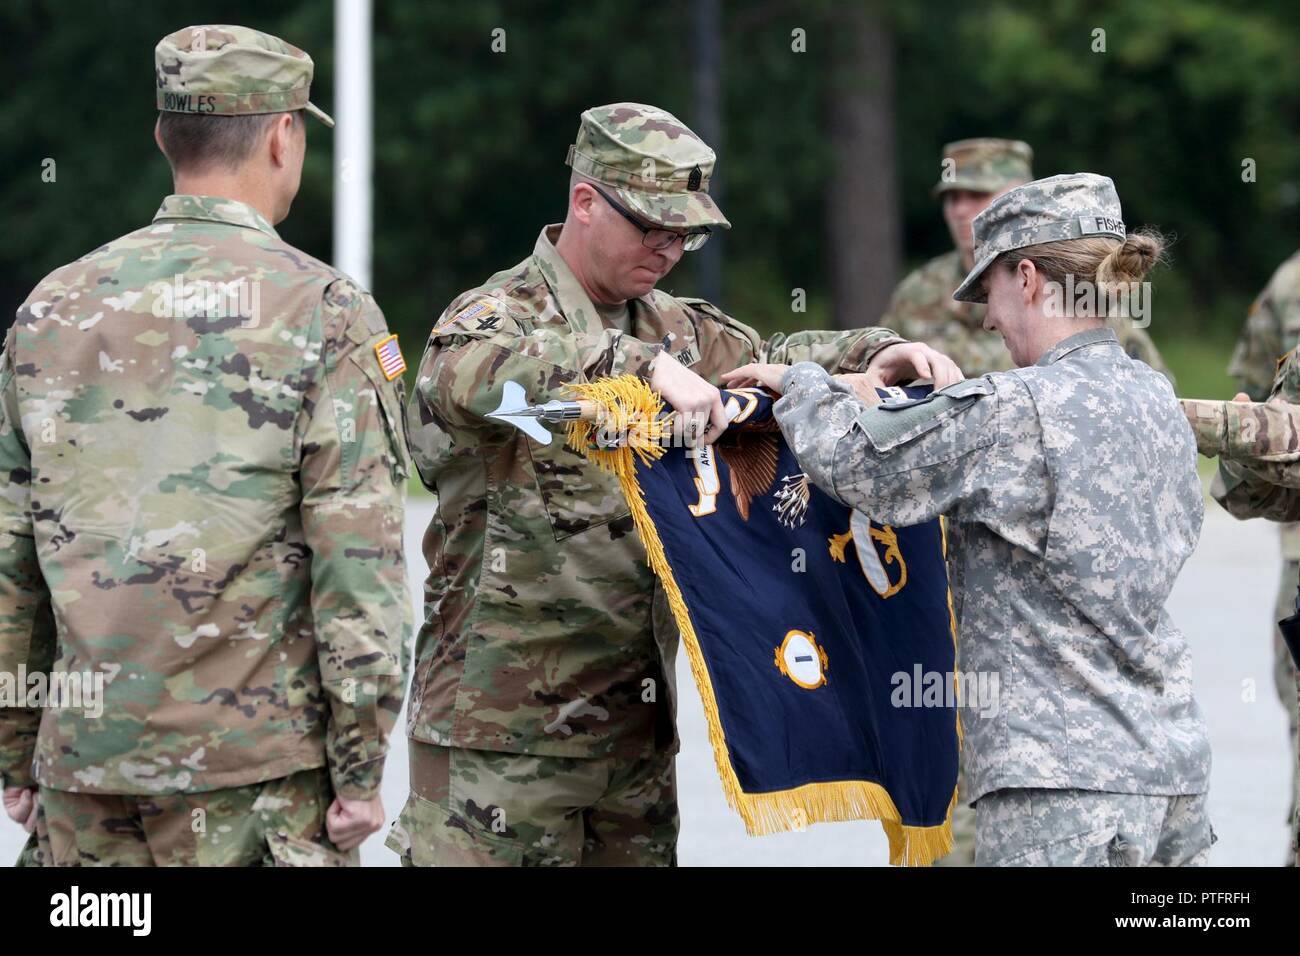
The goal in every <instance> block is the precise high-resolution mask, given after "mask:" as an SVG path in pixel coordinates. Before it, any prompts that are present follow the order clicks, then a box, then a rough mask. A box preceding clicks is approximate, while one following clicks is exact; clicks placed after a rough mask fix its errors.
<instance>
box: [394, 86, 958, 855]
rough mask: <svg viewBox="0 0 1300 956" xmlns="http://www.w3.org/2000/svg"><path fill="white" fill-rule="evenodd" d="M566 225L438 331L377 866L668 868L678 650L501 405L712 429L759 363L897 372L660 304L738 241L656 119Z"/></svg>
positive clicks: (644, 590) (612, 483) (613, 133)
mask: <svg viewBox="0 0 1300 956" xmlns="http://www.w3.org/2000/svg"><path fill="white" fill-rule="evenodd" d="M567 163H568V165H569V166H570V167H571V168H572V174H571V180H570V190H569V204H568V211H567V216H566V219H565V221H564V223H563V224H562V225H550V226H547V227H545V228H544V229H543V230H542V232H541V235H540V236H539V237H538V239H537V244H536V246H535V247H534V249H533V253H532V255H530V256H529V257H528V258H527V259H525V260H524V261H523V262H521V263H519V264H518V265H516V266H514V267H512V268H510V269H506V270H504V271H502V272H499V273H497V274H496V275H494V276H492V277H491V278H490V279H488V280H487V281H486V282H484V283H483V284H481V285H480V286H478V287H476V288H474V289H471V290H469V291H468V292H466V293H464V294H463V295H460V296H457V297H456V299H455V300H454V301H453V302H452V303H451V305H450V306H449V307H448V308H447V310H446V311H445V312H444V313H443V314H442V316H441V317H440V318H439V319H438V320H437V322H436V323H435V324H434V326H433V329H432V331H431V333H430V337H429V343H428V346H427V349H426V351H425V354H424V358H423V360H422V362H421V364H420V369H419V374H418V377H417V380H416V387H415V393H414V394H413V395H412V399H411V405H410V410H409V418H410V421H411V447H412V454H413V456H414V459H415V463H416V467H417V468H418V469H419V472H420V476H421V478H422V479H423V480H424V483H425V485H427V486H428V488H429V489H430V490H431V491H433V492H434V493H435V494H436V495H437V496H438V512H437V515H436V517H435V518H434V520H433V523H432V524H431V525H430V527H429V530H428V533H427V534H426V536H425V539H424V553H425V556H426V557H427V559H428V562H429V579H428V584H427V586H426V588H425V597H426V608H427V610H426V613H425V621H424V625H423V627H422V628H421V630H420V633H419V637H418V640H417V646H416V660H415V666H414V673H413V675H412V685H411V695H410V707H409V711H408V713H409V724H408V734H409V736H410V738H411V740H410V759H411V790H412V792H411V796H410V798H409V800H408V802H407V804H406V806H405V808H404V809H403V811H402V813H401V816H400V819H399V820H398V822H397V823H396V824H395V825H394V827H393V830H392V831H391V833H390V836H389V841H388V845H389V846H390V847H391V848H392V849H393V850H395V851H396V852H398V853H399V854H401V856H402V860H403V863H405V864H407V865H417V866H421V865H446V864H475V865H480V864H481V865H504V866H512V865H565V864H567V865H575V864H581V865H600V864H634V865H671V864H672V863H674V862H675V860H676V840H677V830H678V815H677V804H676V791H675V779H674V754H675V753H676V751H677V749H678V744H677V737H676V731H675V727H674V686H673V677H674V661H675V657H676V648H677V632H676V630H675V628H673V627H671V625H670V624H669V621H670V616H669V615H668V614H667V612H666V611H667V609H666V604H665V603H664V602H663V601H662V600H661V599H657V598H656V597H655V580H654V576H653V574H652V572H651V570H650V568H649V567H648V566H647V564H646V555H645V551H644V549H643V548H642V545H641V542H640V541H639V539H638V538H637V536H636V533H635V530H634V528H633V524H632V519H631V517H630V515H629V513H628V508H627V505H626V503H625V500H624V498H623V494H622V492H621V491H620V489H619V486H618V483H617V481H616V480H615V479H614V478H613V477H612V476H610V475H608V474H605V473H604V472H601V471H599V470H598V469H596V468H594V467H592V466H590V465H589V463H588V462H587V460H586V459H585V458H583V457H582V456H581V455H579V454H577V453H575V452H574V451H572V450H570V449H569V448H567V447H565V444H564V441H563V439H562V437H557V438H556V439H555V440H553V441H552V442H551V443H550V444H549V445H541V444H538V443H537V442H535V441H533V440H531V439H529V438H528V437H526V436H525V435H523V434H522V433H521V432H520V431H518V430H516V429H514V428H513V427H511V426H510V425H507V424H503V423H501V422H498V421H495V420H493V419H489V418H486V417H485V416H486V415H487V414H488V413H489V412H492V411H493V410H494V409H496V408H497V407H498V405H499V404H500V403H501V400H502V391H503V387H504V385H505V383H506V382H509V381H515V382H518V383H519V384H520V385H522V386H523V388H524V389H525V391H526V392H527V395H528V397H529V399H530V400H532V401H535V402H544V401H547V400H549V399H553V398H560V397H563V396H564V394H565V393H564V391H563V386H564V385H565V384H566V383H570V382H582V381H589V380H592V379H596V378H599V377H601V376H609V375H619V374H624V373H626V374H633V375H641V376H645V377H647V378H650V381H651V384H652V385H653V387H655V388H656V389H657V390H659V391H660V392H661V393H662V394H663V396H664V398H665V399H666V400H667V401H668V402H669V403H670V404H672V405H673V406H674V407H676V408H677V409H679V410H680V411H682V412H683V413H685V414H686V415H687V416H688V417H702V418H707V419H708V424H707V428H704V429H703V430H702V431H700V432H698V433H697V434H698V437H699V438H700V439H702V440H704V441H709V440H712V437H713V436H714V435H716V433H717V430H720V426H721V427H725V417H724V415H723V411H722V406H721V401H720V396H719V392H718V389H717V387H716V380H717V376H718V375H719V374H720V373H721V372H723V371H724V370H726V369H729V368H733V367H734V366H735V365H737V364H739V363H742V362H745V361H749V360H751V359H755V358H763V359H768V360H775V361H787V360H795V361H797V360H805V361H806V360H811V361H814V362H817V363H819V364H820V365H822V366H824V367H826V368H829V369H845V370H852V371H861V370H863V369H865V368H866V367H867V366H868V363H871V362H872V361H873V359H875V357H876V356H878V355H882V354H884V355H890V356H898V355H900V354H901V355H904V356H905V357H906V356H911V357H912V358H914V359H915V361H914V363H913V364H914V365H924V364H927V363H928V364H931V365H933V367H934V368H935V369H939V372H938V373H937V374H941V375H946V376H948V377H950V378H955V377H956V375H957V374H958V373H957V372H956V369H955V367H954V366H952V364H951V363H950V362H947V361H946V360H943V359H942V357H941V356H937V355H934V354H933V353H931V352H930V351H929V350H928V349H925V348H924V347H923V346H917V345H912V344H896V343H900V341H901V340H900V339H899V338H898V337H897V336H895V335H893V334H892V333H890V332H887V331H885V330H881V329H863V330H858V331H851V332H799V333H795V334H792V335H788V336H787V335H784V334H778V335H775V336H773V337H772V338H770V339H767V340H763V339H761V338H760V337H759V336H758V335H757V333H755V332H754V330H753V329H751V328H749V327H748V326H746V325H743V324H741V323H740V322H738V321H736V320H735V319H733V318H731V317H730V316H728V315H727V314H726V313H724V312H723V311H722V310H720V309H719V308H717V307H716V306H714V305H712V304H711V303H709V302H705V301H702V300H699V299H686V298H677V297H674V296H672V295H670V294H668V293H666V292H662V291H660V290H658V289H656V288H655V285H656V284H657V283H658V281H659V280H660V279H662V278H663V277H664V276H665V275H666V274H667V273H668V271H669V270H670V269H671V268H672V267H673V266H674V265H675V264H676V263H677V262H678V261H679V260H680V258H681V256H682V255H683V253H684V250H686V249H692V248H698V246H699V244H700V243H702V242H703V241H704V239H705V238H706V237H707V231H708V230H711V229H716V228H727V227H728V226H729V223H728V222H727V220H726V218H725V217H724V216H723V215H722V212H721V211H720V210H719V209H718V207H717V205H716V204H715V203H714V202H713V201H712V199H711V198H710V197H709V194H708V187H709V177H710V175H711V173H712V171H713V163H714V154H713V151H712V150H710V149H709V148H708V146H706V145H705V144H704V143H703V142H701V141H700V139H699V138H698V137H697V136H696V135H695V134H694V133H692V132H691V130H689V129H687V128H686V126H684V125H683V124H682V123H681V122H680V121H679V120H677V119H676V118H675V117H673V116H671V115H670V114H668V113H666V112H664V111H662V110H659V109H655V108H654V107H650V106H644V105H640V104H636V103H619V104H613V105H609V106H602V107H598V108H595V109H590V110H587V111H586V112H585V113H583V115H582V120H581V125H580V128H579V130H578V135H577V141H576V143H575V144H574V145H573V146H572V147H571V148H570V151H569V155H568V158H567Z"/></svg>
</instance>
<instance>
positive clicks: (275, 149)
mask: <svg viewBox="0 0 1300 956" xmlns="http://www.w3.org/2000/svg"><path fill="white" fill-rule="evenodd" d="M267 125H268V126H269V129H268V130H267V134H266V136H267V139H266V143H267V145H268V146H269V147H270V149H271V162H272V163H273V164H274V165H276V166H288V165H289V164H290V162H291V161H292V159H293V155H294V147H295V145H296V144H295V142H294V134H295V132H296V130H295V129H294V114H293V113H276V114H274V117H273V118H272V120H271V122H270V123H269V124H267Z"/></svg>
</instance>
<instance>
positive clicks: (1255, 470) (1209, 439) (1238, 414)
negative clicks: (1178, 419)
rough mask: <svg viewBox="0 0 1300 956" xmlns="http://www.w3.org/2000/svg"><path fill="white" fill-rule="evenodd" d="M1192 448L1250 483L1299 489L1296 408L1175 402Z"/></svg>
mask: <svg viewBox="0 0 1300 956" xmlns="http://www.w3.org/2000/svg"><path fill="white" fill-rule="evenodd" d="M1180 401H1181V403H1182V406H1183V412H1184V414H1186V415H1187V420H1188V422H1189V423H1191V426H1192V434H1193V435H1195V436H1196V449H1197V451H1199V452H1200V453H1201V454H1202V455H1205V456H1206V457H1207V458H1213V457H1215V456H1216V455H1217V456H1218V457H1219V458H1220V459H1222V460H1224V461H1227V462H1231V463H1232V464H1233V465H1234V466H1236V467H1235V468H1234V469H1233V471H1234V473H1240V474H1241V475H1243V476H1244V475H1246V474H1249V475H1251V476H1252V477H1253V479H1254V480H1255V481H1254V483H1259V482H1263V483H1267V484H1270V485H1275V486H1278V487H1281V488H1291V489H1300V405H1295V404H1292V403H1290V402H1284V401H1278V400H1274V401H1271V402H1222V401H1205V400H1201V399H1192V398H1184V399H1180Z"/></svg>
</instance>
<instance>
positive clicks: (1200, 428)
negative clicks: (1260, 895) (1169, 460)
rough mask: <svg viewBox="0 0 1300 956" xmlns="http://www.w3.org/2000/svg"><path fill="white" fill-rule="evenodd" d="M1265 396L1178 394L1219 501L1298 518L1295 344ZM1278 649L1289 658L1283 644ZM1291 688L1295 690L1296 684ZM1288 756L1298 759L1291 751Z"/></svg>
mask: <svg viewBox="0 0 1300 956" xmlns="http://www.w3.org/2000/svg"><path fill="white" fill-rule="evenodd" d="M1292 261H1294V260H1292ZM1283 268H1284V269H1285V267H1283ZM1280 274H1281V273H1280ZM1272 287H1273V285H1272V284H1270V288H1272ZM1266 295H1267V293H1266ZM1240 354H1241V350H1240V349H1239V350H1238V355H1240ZM1266 397H1267V399H1268V401H1267V402H1266V403H1265V402H1252V401H1250V398H1251V396H1250V395H1248V394H1246V393H1245V392H1242V393H1240V394H1238V395H1237V396H1236V398H1235V399H1234V400H1233V401H1231V402H1217V401H1203V400H1198V399H1183V403H1182V404H1183V410H1184V411H1185V412H1186V413H1187V417H1188V420H1189V421H1190V422H1191V424H1192V431H1193V433H1194V434H1195V435H1196V446H1197V448H1198V449H1199V450H1200V452H1201V454H1202V455H1205V456H1207V457H1210V458H1213V457H1216V456H1217V457H1218V459H1219V471H1218V473H1217V474H1216V475H1215V476H1214V480H1213V481H1212V482H1211V484H1210V494H1211V495H1213V497H1214V499H1215V500H1216V501H1218V502H1219V504H1221V505H1223V507H1224V508H1226V509H1227V510H1228V512H1229V513H1230V514H1231V515H1233V516H1234V517H1237V518H1241V519H1246V518H1267V519H1269V520H1270V521H1284V522H1295V521H1300V350H1295V349H1293V350H1292V351H1291V352H1290V353H1289V354H1287V355H1286V356H1284V358H1283V359H1282V361H1280V362H1279V363H1278V367H1277V374H1276V376H1275V377H1274V379H1273V383H1272V386H1271V388H1270V389H1269V391H1268V393H1267V396H1266ZM1284 583H1285V584H1286V588H1287V594H1286V597H1287V601H1286V604H1285V606H1283V607H1280V608H1279V609H1278V616H1279V618H1283V617H1289V616H1290V615H1291V614H1292V613H1293V612H1294V610H1295V607H1294V605H1293V604H1292V603H1291V602H1292V601H1294V599H1295V595H1296V585H1297V582H1296V581H1294V580H1292V581H1289V582H1284ZM1279 603H1281V602H1279ZM1278 641H1279V643H1280V642H1281V636H1280V635H1279V636H1278ZM1282 653H1283V654H1286V655H1287V657H1288V658H1290V654H1289V652H1288V651H1287V650H1286V646H1285V645H1283V646H1282ZM1292 666H1293V672H1294V664H1293V665H1292ZM1293 686H1294V685H1293ZM1295 689H1296V692H1297V693H1300V686H1296V687H1295ZM1292 758H1293V761H1296V762H1300V761H1297V760H1296V757H1295V754H1294V752H1293V754H1292ZM1296 773H1297V774H1300V767H1296ZM1288 865H1290V866H1300V815H1296V814H1294V813H1293V815H1292V817H1291V852H1290V860H1289V861H1288Z"/></svg>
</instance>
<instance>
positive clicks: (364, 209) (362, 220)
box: [334, 0, 374, 289]
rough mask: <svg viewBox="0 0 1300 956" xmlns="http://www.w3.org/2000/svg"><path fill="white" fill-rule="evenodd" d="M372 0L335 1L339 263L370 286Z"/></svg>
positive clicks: (336, 243) (336, 252)
mask: <svg viewBox="0 0 1300 956" xmlns="http://www.w3.org/2000/svg"><path fill="white" fill-rule="evenodd" d="M370 19H371V13H370V0H334V51H335V53H334V121H335V123H336V124H337V125H336V127H335V129H334V264H335V266H337V267H338V268H339V269H340V270H342V271H343V272H345V273H347V274H348V275H349V276H351V277H352V278H353V279H355V280H356V281H357V282H359V283H360V284H361V285H362V286H364V287H365V288H367V289H369V288H370V253H371V229H372V225H371V208H370V207H371V195H370V188H371V173H370V170H371V150H372V140H373V137H374V128H373V123H372V112H373V102H372V98H371V80H370V73H371V55H370V53H371V51H370Z"/></svg>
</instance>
